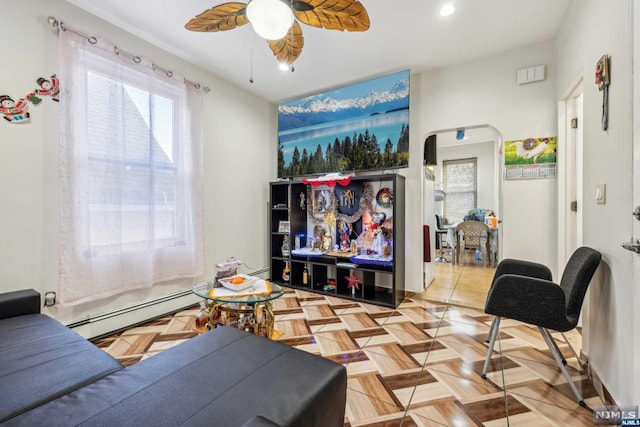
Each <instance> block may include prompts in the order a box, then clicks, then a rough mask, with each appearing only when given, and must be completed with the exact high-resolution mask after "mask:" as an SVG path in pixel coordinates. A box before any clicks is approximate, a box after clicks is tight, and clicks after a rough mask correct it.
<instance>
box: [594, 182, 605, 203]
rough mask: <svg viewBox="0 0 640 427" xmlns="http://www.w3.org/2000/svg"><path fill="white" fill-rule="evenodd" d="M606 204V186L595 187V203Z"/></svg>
mask: <svg viewBox="0 0 640 427" xmlns="http://www.w3.org/2000/svg"><path fill="white" fill-rule="evenodd" d="M606 202H607V184H598V185H596V203H597V204H599V205H604V204H605V203H606Z"/></svg>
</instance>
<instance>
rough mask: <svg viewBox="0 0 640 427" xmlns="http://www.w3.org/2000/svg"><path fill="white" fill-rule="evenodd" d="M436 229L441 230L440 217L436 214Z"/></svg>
mask: <svg viewBox="0 0 640 427" xmlns="http://www.w3.org/2000/svg"><path fill="white" fill-rule="evenodd" d="M436 228H437V229H438V230H443V228H442V217H441V216H440V215H438V214H436Z"/></svg>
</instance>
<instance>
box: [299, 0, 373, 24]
mask: <svg viewBox="0 0 640 427" xmlns="http://www.w3.org/2000/svg"><path fill="white" fill-rule="evenodd" d="M291 7H292V9H293V13H294V14H295V16H296V18H298V19H299V20H300V22H303V23H305V24H307V25H311V26H312V27H318V28H326V29H328V30H341V31H343V30H347V31H366V30H368V29H369V15H368V14H367V10H366V9H365V8H364V6H363V5H362V3H360V2H359V1H358V0H333V1H327V0H294V1H293V2H292V4H291Z"/></svg>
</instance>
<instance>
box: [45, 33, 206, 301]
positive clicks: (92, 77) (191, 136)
mask: <svg viewBox="0 0 640 427" xmlns="http://www.w3.org/2000/svg"><path fill="white" fill-rule="evenodd" d="M60 36H61V53H62V61H61V76H60V77H61V81H63V82H64V85H63V87H62V98H61V103H60V104H61V105H60V106H61V115H62V120H61V138H60V147H61V148H60V205H61V218H60V273H59V276H60V277H59V284H58V291H59V300H60V302H61V303H62V304H74V303H79V302H84V301H89V300H94V299H97V298H101V297H107V296H110V295H113V294H117V293H120V292H123V291H127V290H131V289H136V288H142V287H149V286H152V285H153V284H156V283H159V282H164V281H168V280H175V279H180V278H189V277H195V276H198V275H200V274H202V273H203V270H204V268H203V265H204V261H203V258H204V252H203V224H202V168H203V167H202V164H201V163H202V136H201V131H200V129H201V127H202V126H201V120H202V111H201V110H202V107H201V105H202V101H201V94H200V93H199V91H198V90H196V89H195V88H194V87H191V86H190V85H186V84H185V83H184V80H183V79H179V78H171V77H167V76H166V75H164V74H160V73H157V72H156V71H155V70H154V68H153V66H152V65H151V64H149V63H145V60H138V61H131V58H129V57H125V56H123V55H121V54H118V53H117V49H114V47H113V46H112V45H110V44H108V42H105V41H101V40H98V42H97V43H95V44H93V45H92V44H91V43H88V42H87V40H86V39H84V38H81V37H79V36H77V35H75V34H73V33H71V32H70V31H62V32H61V33H60Z"/></svg>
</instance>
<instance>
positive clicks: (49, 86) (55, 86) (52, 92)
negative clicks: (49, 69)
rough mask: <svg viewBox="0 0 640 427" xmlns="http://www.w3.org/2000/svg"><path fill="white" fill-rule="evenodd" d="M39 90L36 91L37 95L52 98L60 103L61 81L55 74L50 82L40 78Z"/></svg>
mask: <svg viewBox="0 0 640 427" xmlns="http://www.w3.org/2000/svg"><path fill="white" fill-rule="evenodd" d="M37 82H38V86H40V88H39V89H36V93H37V94H38V95H40V96H50V97H51V99H52V100H54V101H56V102H58V101H59V100H60V98H59V96H60V81H59V80H58V78H57V77H56V75H55V74H52V75H51V78H50V79H49V80H47V79H45V78H44V77H40V78H39V79H38V80H37Z"/></svg>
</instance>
